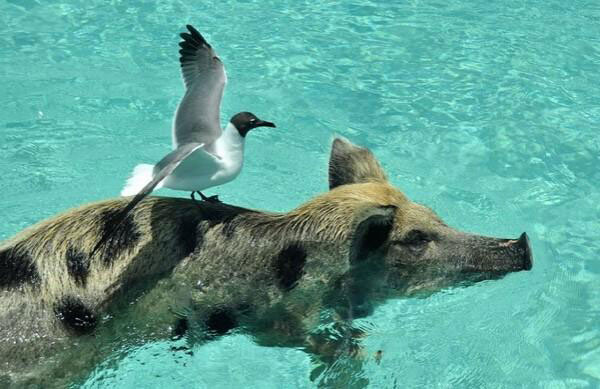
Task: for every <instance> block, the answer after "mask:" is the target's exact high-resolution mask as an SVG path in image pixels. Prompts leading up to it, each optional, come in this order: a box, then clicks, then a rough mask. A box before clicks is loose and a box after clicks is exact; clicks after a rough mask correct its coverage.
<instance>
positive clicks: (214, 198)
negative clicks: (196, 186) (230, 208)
mask: <svg viewBox="0 0 600 389" xmlns="http://www.w3.org/2000/svg"><path fill="white" fill-rule="evenodd" d="M198 193H199V194H200V197H201V198H202V200H203V201H208V202H209V203H220V202H221V200H219V196H217V195H214V196H209V197H207V196H204V195H203V194H202V192H198Z"/></svg>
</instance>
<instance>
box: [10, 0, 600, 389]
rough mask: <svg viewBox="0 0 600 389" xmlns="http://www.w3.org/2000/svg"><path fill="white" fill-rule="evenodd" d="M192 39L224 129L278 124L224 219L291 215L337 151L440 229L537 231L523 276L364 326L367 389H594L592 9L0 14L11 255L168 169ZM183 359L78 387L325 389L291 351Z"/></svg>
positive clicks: (151, 347)
mask: <svg viewBox="0 0 600 389" xmlns="http://www.w3.org/2000/svg"><path fill="white" fill-rule="evenodd" d="M192 3H196V4H192ZM448 3H452V4H448ZM186 23H192V24H194V25H195V26H196V27H198V29H199V30H200V31H201V32H203V33H204V34H205V35H206V37H207V39H208V40H209V41H210V42H211V43H212V44H213V46H214V47H215V48H216V49H217V50H218V52H219V54H220V56H221V57H222V59H223V61H224V62H225V64H226V67H227V70H228V75H229V85H228V88H227V90H226V95H225V98H224V103H223V112H224V114H223V116H224V117H228V116H230V115H231V114H233V113H235V112H237V111H241V110H249V111H252V112H255V113H256V114H258V115H259V116H260V117H262V118H264V119H267V120H272V121H275V122H276V123H277V125H278V128H277V129H276V130H270V129H265V130H259V131H255V132H254V133H252V134H251V136H249V138H248V142H247V149H248V153H247V158H246V164H245V167H244V171H243V172H242V174H241V176H240V177H239V178H238V179H237V180H236V181H234V182H232V183H230V184H227V186H223V187H222V188H219V189H217V190H214V191H213V193H219V194H220V196H221V198H222V199H223V200H224V201H227V202H231V203H235V204H238V205H241V206H246V207H253V208H262V209H269V210H288V209H291V208H292V207H294V206H296V205H298V204H300V203H301V202H303V201H304V200H307V199H309V198H310V197H312V196H314V195H315V194H317V193H319V192H322V191H325V190H326V188H327V180H326V164H327V158H328V148H329V143H330V140H331V139H332V134H334V133H335V134H341V135H344V136H346V137H348V138H350V139H351V140H352V141H354V142H356V143H359V144H362V145H364V146H368V147H370V148H371V149H372V150H373V151H374V153H375V154H376V155H377V156H378V157H379V159H380V160H381V162H382V163H383V165H384V167H385V168H386V169H387V171H388V172H389V175H390V178H391V180H392V181H393V182H394V184H396V185H397V186H398V187H400V188H402V190H404V191H405V192H406V193H407V194H408V195H409V196H410V197H411V198H413V199H414V200H416V201H419V202H422V203H425V204H428V205H429V206H431V207H432V208H434V209H435V210H436V211H437V212H438V213H439V214H440V215H441V216H442V217H443V218H444V219H445V220H446V221H447V222H448V223H449V224H451V225H453V226H456V227H458V228H461V229H464V230H469V231H474V232H478V233H481V234H488V235H494V236H503V237H504V236H510V237H513V236H514V237H516V236H518V234H520V233H521V232H522V231H527V232H528V234H529V236H530V238H531V241H532V245H533V251H534V257H535V263H534V267H533V270H532V271H531V272H521V273H516V274H511V275H508V276H507V277H505V278H504V279H502V280H499V281H487V282H482V283H479V284H477V285H475V286H473V287H469V288H457V289H451V290H446V291H442V292H440V293H437V294H435V295H433V296H431V297H429V298H425V299H404V300H397V301H390V302H388V303H387V304H385V305H383V306H381V307H379V308H378V309H377V310H376V312H375V314H374V315H372V316H370V317H368V318H365V319H361V320H360V321H359V323H357V324H358V325H360V326H361V327H362V328H366V329H368V334H369V335H368V336H367V337H366V339H365V340H364V346H365V348H366V350H367V352H368V353H374V352H375V351H376V350H379V349H382V350H384V356H383V359H382V361H381V364H376V363H375V362H373V361H371V362H368V363H366V365H365V369H364V375H365V376H367V377H368V378H369V380H370V382H371V386H372V387H374V388H375V387H377V388H380V387H381V388H391V387H397V388H405V387H442V388H446V387H448V388H450V387H452V388H455V387H461V388H474V387H486V388H512V387H523V388H525V387H527V388H529V387H543V388H587V387H590V388H591V387H598V386H600V258H599V257H598V255H599V253H600V243H599V242H598V238H599V237H600V205H599V204H600V191H599V187H600V185H599V184H598V183H599V182H600V131H599V129H600V89H599V85H600V3H598V2H597V1H582V0H575V1H569V2H565V1H556V0H546V1H516V0H509V1H503V2H489V1H483V0H473V1H455V2H445V1H418V0H413V1H402V2H390V1H383V0H382V1H365V0H361V1H336V2H322V3H319V2H308V1H297V0H294V1H291V0H288V1H273V0H272V1H262V0H261V1H258V0H257V1H241V0H240V1H230V0H224V1H220V2H214V4H213V5H208V6H207V5H202V4H201V2H190V1H169V2H167V1H118V0H113V1H104V0H102V1H100V0H86V1H70V2H64V3H61V2H53V1H42V0H39V1H38V0H10V1H8V0H0V85H1V87H0V88H1V89H0V90H1V91H2V93H0V107H1V109H0V175H1V177H2V179H1V181H0V182H1V183H2V197H1V200H0V215H1V217H2V223H0V239H5V238H8V237H10V236H11V235H13V234H15V233H16V232H18V231H19V230H21V229H22V228H24V227H26V226H28V225H31V224H32V223H35V222H36V221H39V220H42V219H44V218H47V217H50V216H52V215H54V214H56V213H57V212H59V211H62V210H65V209H67V208H70V207H73V206H76V205H79V204H82V203H85V202H89V201H93V200H98V199H103V198H107V197H111V196H115V195H117V194H118V192H119V190H120V188H121V186H122V185H123V182H124V180H125V179H126V177H127V176H128V174H129V172H130V170H131V168H132V167H133V166H134V165H135V164H136V163H138V162H142V161H143V162H154V161H157V160H158V159H160V158H161V157H162V155H164V154H165V153H166V152H167V150H169V147H170V132H169V129H170V126H171V118H172V113H173V110H174V109H175V106H176V104H177V102H178V100H179V98H180V97H181V94H182V84H181V82H180V76H179V64H178V61H177V49H178V47H177V41H178V38H177V33H178V32H180V31H182V30H183V28H184V25H185V24H186ZM159 193H160V194H162V195H176V196H184V195H185V194H180V193H177V192H169V191H166V190H165V191H161V192H159ZM171 346H173V345H172V344H171V343H169V342H164V343H153V344H148V345H146V346H144V347H142V348H138V349H132V350H126V352H124V353H121V355H118V356H117V355H116V356H115V357H114V358H112V359H111V360H109V361H107V362H106V363H105V364H103V365H102V366H100V367H99V368H98V369H97V370H96V371H95V372H94V374H92V376H90V377H89V379H88V381H87V383H86V384H85V385H84V386H85V387H86V388H103V387H116V388H129V387H144V388H151V387H181V388H214V387H256V388H290V387H304V388H308V387H311V385H312V384H311V383H310V381H309V379H308V374H309V371H310V369H311V364H310V361H309V358H308V357H307V356H306V355H305V354H303V353H302V352H301V351H299V350H293V349H277V348H262V347H259V346H256V345H254V344H253V343H252V341H251V340H250V338H248V337H245V336H242V335H234V336H229V337H226V338H223V339H222V340H220V341H217V342H213V343H209V344H206V345H203V346H198V347H197V348H195V349H194V350H193V351H194V354H193V355H188V354H185V353H183V354H181V355H180V354H177V353H175V354H174V353H172V352H170V351H169V350H170V348H171Z"/></svg>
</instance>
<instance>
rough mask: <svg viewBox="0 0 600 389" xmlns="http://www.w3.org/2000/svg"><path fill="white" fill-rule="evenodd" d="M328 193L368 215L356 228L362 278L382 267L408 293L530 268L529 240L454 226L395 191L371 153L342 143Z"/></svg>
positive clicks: (355, 256) (390, 282) (337, 144)
mask: <svg viewBox="0 0 600 389" xmlns="http://www.w3.org/2000/svg"><path fill="white" fill-rule="evenodd" d="M329 186H330V189H331V191H330V192H329V193H328V194H326V195H325V196H324V197H326V201H327V202H332V201H333V202H335V203H337V204H339V206H342V207H348V209H363V211H362V212H358V214H357V215H358V216H357V217H356V221H355V225H354V228H352V231H354V232H353V234H354V236H353V238H352V242H353V243H352V245H353V248H352V250H351V253H352V254H351V261H352V262H354V264H355V265H356V266H357V268H358V269H359V271H361V272H362V271H367V272H368V271H369V269H371V270H373V268H374V264H375V267H379V268H380V269H381V271H382V273H384V274H385V280H386V282H385V284H386V286H387V287H392V288H393V289H394V290H396V291H399V292H401V293H403V294H412V293H415V292H419V291H423V292H427V291H433V290H436V289H439V288H440V287H444V286H448V285H455V284H457V283H463V282H472V281H478V280H483V279H490V278H498V277H500V276H502V275H504V274H506V273H509V272H515V271H520V270H529V269H531V266H532V255H531V248H530V245H529V239H528V237H527V234H526V233H522V234H521V235H520V236H519V237H517V238H513V239H502V238H493V237H486V236H481V235H475V234H469V233H465V232H461V231H458V230H456V229H454V228H452V227H449V226H447V225H446V224H445V223H444V222H443V221H442V220H441V219H440V218H439V216H437V215H436V214H435V212H433V211H432V210H431V209H429V208H427V207H425V206H423V205H420V204H417V203H414V202H412V201H410V200H409V199H408V198H407V197H406V196H405V195H404V194H403V193H402V192H400V191H399V190H398V189H396V188H394V187H393V186H391V185H390V184H389V182H388V180H387V178H386V175H385V173H384V171H383V169H382V168H381V166H380V165H379V163H378V162H377V160H376V159H375V157H374V156H373V154H372V153H371V152H370V151H369V150H368V149H365V148H361V147H358V146H355V145H353V144H351V143H350V142H348V141H346V140H342V139H335V140H334V142H333V145H332V150H331V158H330V161H329ZM361 262H362V263H364V269H361V267H363V265H361ZM377 263H379V264H380V265H381V266H377V265H376V264H377Z"/></svg>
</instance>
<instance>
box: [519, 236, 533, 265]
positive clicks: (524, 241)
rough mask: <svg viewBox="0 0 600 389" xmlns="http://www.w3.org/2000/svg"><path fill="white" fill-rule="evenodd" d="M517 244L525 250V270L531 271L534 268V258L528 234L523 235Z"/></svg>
mask: <svg viewBox="0 0 600 389" xmlns="http://www.w3.org/2000/svg"><path fill="white" fill-rule="evenodd" d="M516 244H517V245H518V246H519V247H521V249H523V269H524V270H531V267H532V266H533V256H532V254H531V244H530V243H529V237H528V236H527V233H525V232H524V233H522V234H521V236H519V240H518V241H517V243H516Z"/></svg>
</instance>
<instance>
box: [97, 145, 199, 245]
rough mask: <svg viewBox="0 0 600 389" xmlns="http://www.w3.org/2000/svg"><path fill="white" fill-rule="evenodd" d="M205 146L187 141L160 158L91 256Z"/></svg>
mask: <svg viewBox="0 0 600 389" xmlns="http://www.w3.org/2000/svg"><path fill="white" fill-rule="evenodd" d="M202 146H204V144H203V143H187V144H185V145H182V146H181V147H178V148H177V149H175V150H173V151H171V152H170V153H169V154H167V155H166V156H165V157H164V158H163V159H161V160H160V162H159V163H157V164H156V166H155V167H154V177H153V178H152V181H150V182H149V183H148V184H146V186H144V187H143V188H142V190H141V191H140V192H139V193H138V194H136V195H135V196H134V197H133V198H132V199H131V201H129V203H128V204H127V205H126V206H125V207H124V208H123V209H122V210H120V211H119V212H117V213H116V214H115V215H114V216H113V217H112V220H111V221H110V224H111V226H110V228H108V229H106V230H105V232H104V234H103V235H102V237H101V238H100V240H99V241H98V243H96V246H94V249H93V250H92V252H91V253H90V256H93V255H94V254H95V253H96V251H98V249H99V248H100V247H102V245H103V244H105V243H106V242H107V241H108V240H109V239H110V238H111V237H112V235H113V234H114V233H115V232H116V231H117V228H118V227H119V225H120V224H121V223H122V222H123V220H125V218H126V217H127V215H128V214H129V212H130V211H131V210H132V209H133V208H134V207H135V206H136V205H137V204H138V203H139V202H140V201H142V200H143V199H144V197H146V196H148V195H149V194H150V193H151V192H152V190H154V188H155V187H156V185H158V184H159V183H160V182H161V181H162V180H164V179H165V178H166V177H167V176H168V175H169V174H171V173H172V172H173V171H174V170H175V169H176V168H177V166H179V164H181V162H183V161H184V160H185V159H186V158H187V157H189V156H190V155H191V154H192V153H193V152H194V151H196V150H198V149H199V148H200V147H202Z"/></svg>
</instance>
